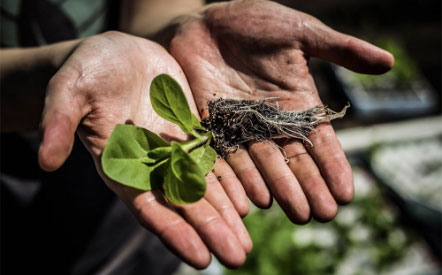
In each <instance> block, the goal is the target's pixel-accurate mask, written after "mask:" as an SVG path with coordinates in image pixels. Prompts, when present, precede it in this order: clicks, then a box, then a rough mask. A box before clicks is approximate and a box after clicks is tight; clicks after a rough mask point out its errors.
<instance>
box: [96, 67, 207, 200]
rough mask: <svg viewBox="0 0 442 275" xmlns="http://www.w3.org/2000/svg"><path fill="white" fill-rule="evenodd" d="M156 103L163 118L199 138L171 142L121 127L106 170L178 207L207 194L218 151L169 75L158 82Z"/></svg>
mask: <svg viewBox="0 0 442 275" xmlns="http://www.w3.org/2000/svg"><path fill="white" fill-rule="evenodd" d="M150 100H151V103H152V107H153V109H154V110H155V112H157V113H158V115H160V116H161V117H163V118H164V119H167V120H169V121H171V122H173V123H175V124H176V125H178V126H179V127H180V128H181V130H183V132H185V133H186V134H189V135H191V136H193V139H192V140H189V141H185V142H174V141H172V142H171V143H167V142H165V141H164V140H163V139H161V138H160V137H159V136H157V135H156V134H155V133H153V132H151V131H149V130H147V129H144V128H140V127H137V126H134V125H123V124H118V125H116V127H115V129H114V130H113V132H112V134H111V136H110V138H109V140H108V142H107V144H106V147H105V148H104V151H103V156H102V160H101V162H102V166H103V171H104V173H105V174H106V175H107V176H108V177H109V178H111V179H113V180H115V181H117V182H119V183H121V184H124V185H127V186H130V187H133V188H136V189H140V190H145V191H148V190H152V189H162V190H163V191H164V194H165V196H166V198H167V199H168V200H169V201H171V202H173V203H177V204H188V203H192V202H196V201H198V200H199V199H201V198H202V197H203V196H204V194H205V191H206V181H205V178H204V177H205V175H206V174H207V173H208V172H209V171H211V170H212V168H213V166H214V164H215V161H216V152H215V151H214V150H213V149H212V148H211V147H210V146H209V145H210V140H211V137H212V133H211V132H210V131H207V130H205V129H204V128H203V127H202V126H201V124H200V122H199V120H198V119H197V118H196V116H195V115H194V114H192V112H191V111H190V108H189V105H188V103H187V100H186V97H185V96H184V93H183V90H182V89H181V86H180V85H179V84H178V83H177V82H176V81H175V80H174V79H173V78H172V77H170V76H169V75H166V74H162V75H159V76H157V77H155V79H154V80H153V81H152V85H151V86H150Z"/></svg>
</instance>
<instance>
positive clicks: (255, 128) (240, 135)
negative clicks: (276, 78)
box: [202, 99, 350, 158]
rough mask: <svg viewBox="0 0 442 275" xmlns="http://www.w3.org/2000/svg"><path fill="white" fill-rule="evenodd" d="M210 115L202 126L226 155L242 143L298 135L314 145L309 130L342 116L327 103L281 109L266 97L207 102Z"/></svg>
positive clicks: (223, 155)
mask: <svg viewBox="0 0 442 275" xmlns="http://www.w3.org/2000/svg"><path fill="white" fill-rule="evenodd" d="M208 105H209V106H208V107H209V108H208V109H209V117H207V118H205V119H204V120H203V121H202V125H203V126H204V127H205V128H206V129H207V130H210V131H212V134H213V139H212V143H211V146H212V147H213V148H214V149H215V151H216V152H217V153H218V154H219V155H220V156H221V157H223V158H226V157H227V156H228V155H229V154H232V153H234V152H236V150H237V149H238V147H239V145H241V144H244V143H245V144H246V143H249V142H252V141H263V140H269V139H277V138H295V139H299V140H301V141H303V142H306V143H308V144H310V145H311V146H312V143H311V141H310V140H309V139H308V135H309V133H310V132H311V131H312V130H313V129H314V128H315V126H316V125H318V124H319V123H321V122H325V121H330V120H333V119H336V118H341V117H343V116H344V115H345V112H346V110H347V108H348V107H349V106H350V105H349V104H347V106H345V107H344V108H343V109H342V110H341V111H340V112H335V111H333V110H330V109H329V108H327V107H326V106H315V107H313V108H311V109H308V110H304V111H285V110H280V109H279V106H278V104H277V103H272V102H268V101H267V100H234V99H218V100H215V101H209V103H208Z"/></svg>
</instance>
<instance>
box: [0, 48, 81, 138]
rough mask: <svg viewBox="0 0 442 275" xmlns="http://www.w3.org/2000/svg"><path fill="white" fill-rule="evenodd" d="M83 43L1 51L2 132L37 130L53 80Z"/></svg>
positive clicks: (0, 99) (0, 94)
mask: <svg viewBox="0 0 442 275" xmlns="http://www.w3.org/2000/svg"><path fill="white" fill-rule="evenodd" d="M79 42H80V40H73V41H66V42H62V43H56V44H52V45H48V46H43V47H33V48H14V49H1V50H0V102H1V108H0V110H1V116H0V117H1V122H0V123H1V124H0V125H1V126H0V129H1V131H2V132H7V131H20V130H30V129H37V127H38V124H39V122H40V119H41V112H42V110H43V106H44V99H45V91H46V86H47V84H48V82H49V79H50V78H51V77H52V76H53V75H54V74H55V72H56V71H57V70H58V68H60V66H61V65H62V64H63V62H64V60H65V59H66V58H67V56H69V54H70V52H72V50H73V49H74V48H75V47H76V45H78V43H79Z"/></svg>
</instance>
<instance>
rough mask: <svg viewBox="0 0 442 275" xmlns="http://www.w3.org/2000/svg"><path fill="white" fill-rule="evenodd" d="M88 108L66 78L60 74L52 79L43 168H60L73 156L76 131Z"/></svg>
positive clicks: (45, 112) (41, 151) (41, 157)
mask: <svg viewBox="0 0 442 275" xmlns="http://www.w3.org/2000/svg"><path fill="white" fill-rule="evenodd" d="M85 107H86V104H85V102H84V101H83V100H82V98H80V97H79V96H75V95H74V91H73V88H72V86H70V85H68V83H67V82H66V81H62V80H61V79H60V78H57V77H56V78H53V79H52V80H51V81H50V83H49V85H48V88H47V96H46V100H45V107H44V110H43V117H42V124H41V127H42V132H43V140H42V142H41V144H40V148H39V152H38V161H39V164H40V167H41V168H42V169H44V170H46V171H53V170H56V169H58V168H59V167H60V166H61V165H62V164H63V163H64V161H65V160H66V158H67V157H68V156H69V154H70V152H71V150H72V146H73V144H74V135H75V131H76V129H77V127H78V125H79V123H80V121H81V119H82V118H83V116H84V115H85V114H86V113H87V112H88V111H87V110H85Z"/></svg>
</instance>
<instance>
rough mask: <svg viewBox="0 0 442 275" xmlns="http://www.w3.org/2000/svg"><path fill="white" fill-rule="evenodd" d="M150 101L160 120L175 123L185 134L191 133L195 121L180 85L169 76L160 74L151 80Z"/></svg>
mask: <svg viewBox="0 0 442 275" xmlns="http://www.w3.org/2000/svg"><path fill="white" fill-rule="evenodd" d="M150 101H151V103H152V107H153V109H154V110H155V112H157V114H158V115H160V116H161V117H162V118H164V119H167V120H169V121H171V122H173V123H175V124H176V125H178V126H179V127H180V128H181V130H183V132H185V133H187V134H190V133H191V132H192V130H193V125H194V123H195V119H194V118H193V117H192V112H191V111H190V108H189V104H187V99H186V96H185V95H184V92H183V90H182V89H181V86H180V84H178V82H176V81H175V79H173V78H172V77H171V76H169V75H167V74H160V75H158V76H157V77H155V78H154V79H153V81H152V84H151V85H150Z"/></svg>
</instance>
